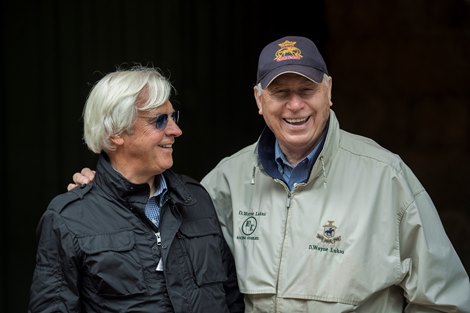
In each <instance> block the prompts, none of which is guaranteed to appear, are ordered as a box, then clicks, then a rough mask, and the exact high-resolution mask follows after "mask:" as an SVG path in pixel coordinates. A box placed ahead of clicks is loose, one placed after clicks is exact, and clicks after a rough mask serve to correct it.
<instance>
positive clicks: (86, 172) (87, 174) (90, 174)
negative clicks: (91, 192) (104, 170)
mask: <svg viewBox="0 0 470 313" xmlns="http://www.w3.org/2000/svg"><path fill="white" fill-rule="evenodd" d="M95 173H96V172H95V171H93V170H91V169H90V168H88V167H84V168H83V169H82V170H81V172H80V174H82V175H83V176H85V177H86V178H87V179H88V181H87V182H86V183H85V184H88V183H89V182H90V181H92V180H93V179H94V178H95ZM74 181H75V180H74Z"/></svg>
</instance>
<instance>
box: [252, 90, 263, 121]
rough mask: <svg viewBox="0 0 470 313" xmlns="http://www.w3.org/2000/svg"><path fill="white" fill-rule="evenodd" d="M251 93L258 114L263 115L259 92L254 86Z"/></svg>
mask: <svg viewBox="0 0 470 313" xmlns="http://www.w3.org/2000/svg"><path fill="white" fill-rule="evenodd" d="M253 94H254V96H255V101H256V105H257V106H258V114H259V115H263V107H262V106H261V92H260V91H259V89H258V88H257V87H256V86H255V87H253Z"/></svg>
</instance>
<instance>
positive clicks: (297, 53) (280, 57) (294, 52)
mask: <svg viewBox="0 0 470 313" xmlns="http://www.w3.org/2000/svg"><path fill="white" fill-rule="evenodd" d="M296 43H297V42H296V41H289V40H286V41H284V42H283V43H280V44H278V45H279V47H281V49H279V50H277V51H276V57H275V58H274V60H275V61H278V62H280V61H284V60H300V59H302V58H303V57H304V56H303V55H302V51H301V50H300V49H299V48H297V47H296V46H295V44H296Z"/></svg>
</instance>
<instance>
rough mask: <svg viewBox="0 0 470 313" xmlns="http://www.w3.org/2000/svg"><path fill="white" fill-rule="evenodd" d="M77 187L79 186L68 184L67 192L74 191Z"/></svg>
mask: <svg viewBox="0 0 470 313" xmlns="http://www.w3.org/2000/svg"><path fill="white" fill-rule="evenodd" d="M75 187H78V185H77V184H72V183H70V184H68V186H67V191H70V190H72V189H73V188H75Z"/></svg>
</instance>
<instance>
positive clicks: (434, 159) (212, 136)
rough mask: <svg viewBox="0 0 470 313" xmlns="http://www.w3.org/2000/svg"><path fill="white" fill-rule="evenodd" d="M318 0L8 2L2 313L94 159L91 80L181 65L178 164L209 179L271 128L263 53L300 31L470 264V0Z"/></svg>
mask: <svg viewBox="0 0 470 313" xmlns="http://www.w3.org/2000/svg"><path fill="white" fill-rule="evenodd" d="M308 3H309V6H310V5H313V6H314V9H313V10H312V9H307V2H302V1H300V2H292V3H288V4H284V5H282V6H279V5H276V4H275V3H274V2H266V3H264V2H260V1H231V2H228V1H215V0H214V1H208V0H207V1H184V0H174V1H154V0H147V1H144V0H136V1H123V0H115V1H59V0H55V1H54V0H51V1H33V0H30V1H13V0H4V1H3V2H2V3H1V13H0V14H1V21H0V23H1V43H2V49H1V61H2V78H3V80H2V82H3V83H2V84H1V85H0V97H1V106H0V110H1V111H0V113H1V115H0V118H1V121H0V127H1V132H0V136H1V140H0V145H1V146H0V147H1V153H0V166H1V167H0V171H1V172H0V175H1V176H0V177H1V180H0V181H1V188H0V189H1V190H2V202H3V204H2V208H1V210H2V219H1V227H0V243H1V248H2V257H1V259H0V311H1V312H24V311H26V303H27V300H28V292H29V284H30V280H31V274H32V270H33V266H34V254H35V245H36V242H35V240H36V236H35V227H36V224H37V221H38V219H39V217H40V215H41V213H42V212H43V210H44V209H45V207H46V206H47V204H48V202H49V201H50V199H51V198H52V197H53V196H54V195H56V194H58V193H61V192H64V191H65V189H66V185H67V183H68V182H69V181H70V180H71V175H72V174H73V173H74V172H75V171H77V170H79V169H80V168H82V167H83V166H91V167H94V162H95V160H96V159H95V156H94V155H93V154H91V153H90V152H89V151H87V149H86V146H85V145H84V144H83V141H82V139H81V137H82V120H81V112H82V108H83V104H84V102H85V99H86V96H87V93H88V91H89V90H90V87H91V84H93V83H94V82H96V81H97V80H98V79H99V78H100V77H101V76H102V74H103V73H107V72H109V71H112V70H114V69H115V67H116V66H117V65H120V64H124V63H127V64H133V63H136V62H138V63H143V64H151V65H155V66H158V67H160V68H161V69H162V70H163V71H164V72H165V73H166V74H168V75H170V76H171V79H172V81H173V83H174V85H175V87H176V89H177V90H178V94H177V95H176V96H175V99H174V103H175V104H176V105H177V106H178V107H179V108H180V109H181V110H182V114H183V115H182V128H183V132H184V135H183V136H182V137H181V138H180V140H178V141H177V145H176V147H175V153H174V157H175V170H176V171H179V172H184V173H187V174H189V175H191V176H193V177H195V178H197V179H200V178H202V176H203V175H204V174H205V173H206V172H207V171H209V170H210V169H211V168H212V167H213V166H214V165H215V164H216V163H217V162H218V161H219V160H220V159H221V158H222V157H223V156H226V155H228V154H230V153H232V152H235V151H236V150H238V149H240V148H241V147H243V146H245V145H247V144H249V143H252V142H254V141H255V140H256V138H257V137H258V135H259V132H260V131H261V129H262V127H263V121H262V118H261V117H260V116H258V114H257V110H256V105H255V103H254V101H253V97H252V86H253V83H254V81H255V77H256V63H257V58H258V53H259V51H260V50H261V49H262V47H263V46H264V45H265V44H266V43H268V42H270V41H272V40H274V39H276V38H278V37H281V36H284V35H288V34H294V35H304V36H308V37H310V38H311V39H313V40H314V41H316V42H317V44H318V46H319V48H320V50H321V51H322V52H323V54H324V57H325V59H326V61H327V63H328V66H329V70H330V74H331V75H332V76H333V102H334V107H333V108H334V109H335V111H336V112H337V115H338V117H339V119H340V123H341V125H342V126H343V128H345V129H346V130H348V131H351V132H356V133H359V134H362V135H366V136H369V137H371V138H373V139H375V140H376V141H378V142H379V143H381V144H382V145H383V146H385V147H387V148H389V149H391V150H392V151H394V152H396V153H398V154H399V155H400V156H402V158H403V159H404V160H405V161H406V162H407V163H408V164H409V165H410V166H411V167H412V168H413V169H414V171H415V173H416V175H417V176H418V177H419V178H420V179H421V181H422V183H423V185H424V186H425V187H426V188H427V189H428V191H429V193H430V194H431V196H432V198H433V200H434V201H435V203H436V206H437V207H438V210H439V213H440V214H441V217H442V220H443V223H444V226H445V228H446V230H447V231H448V234H449V237H450V238H451V240H452V242H453V244H454V246H455V247H456V249H457V251H458V252H459V254H460V256H461V258H462V261H463V262H464V265H465V266H466V268H467V270H468V269H470V250H469V248H468V245H467V244H466V243H465V241H466V240H467V241H468V239H469V237H470V231H469V229H470V228H469V227H468V225H469V222H470V216H469V215H470V213H469V208H470V201H469V195H470V183H469V179H468V176H469V174H470V167H469V165H468V161H469V153H470V126H469V125H470V123H469V119H470V105H469V100H470V88H469V87H468V86H469V82H470V81H469V79H468V75H467V73H468V72H469V70H470V58H469V55H470V46H469V45H470V23H469V21H470V4H469V1H465V0H447V1H444V0H441V1H438V0H426V1H425V0H419V1H411V2H410V1H406V0H399V1H394V2H390V3H389V2H385V1H382V2H377V1H373V0H360V1H354V2H351V3H345V2H344V1H338V0H336V1H332V0H330V1H315V2H311V1H310V2H308Z"/></svg>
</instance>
